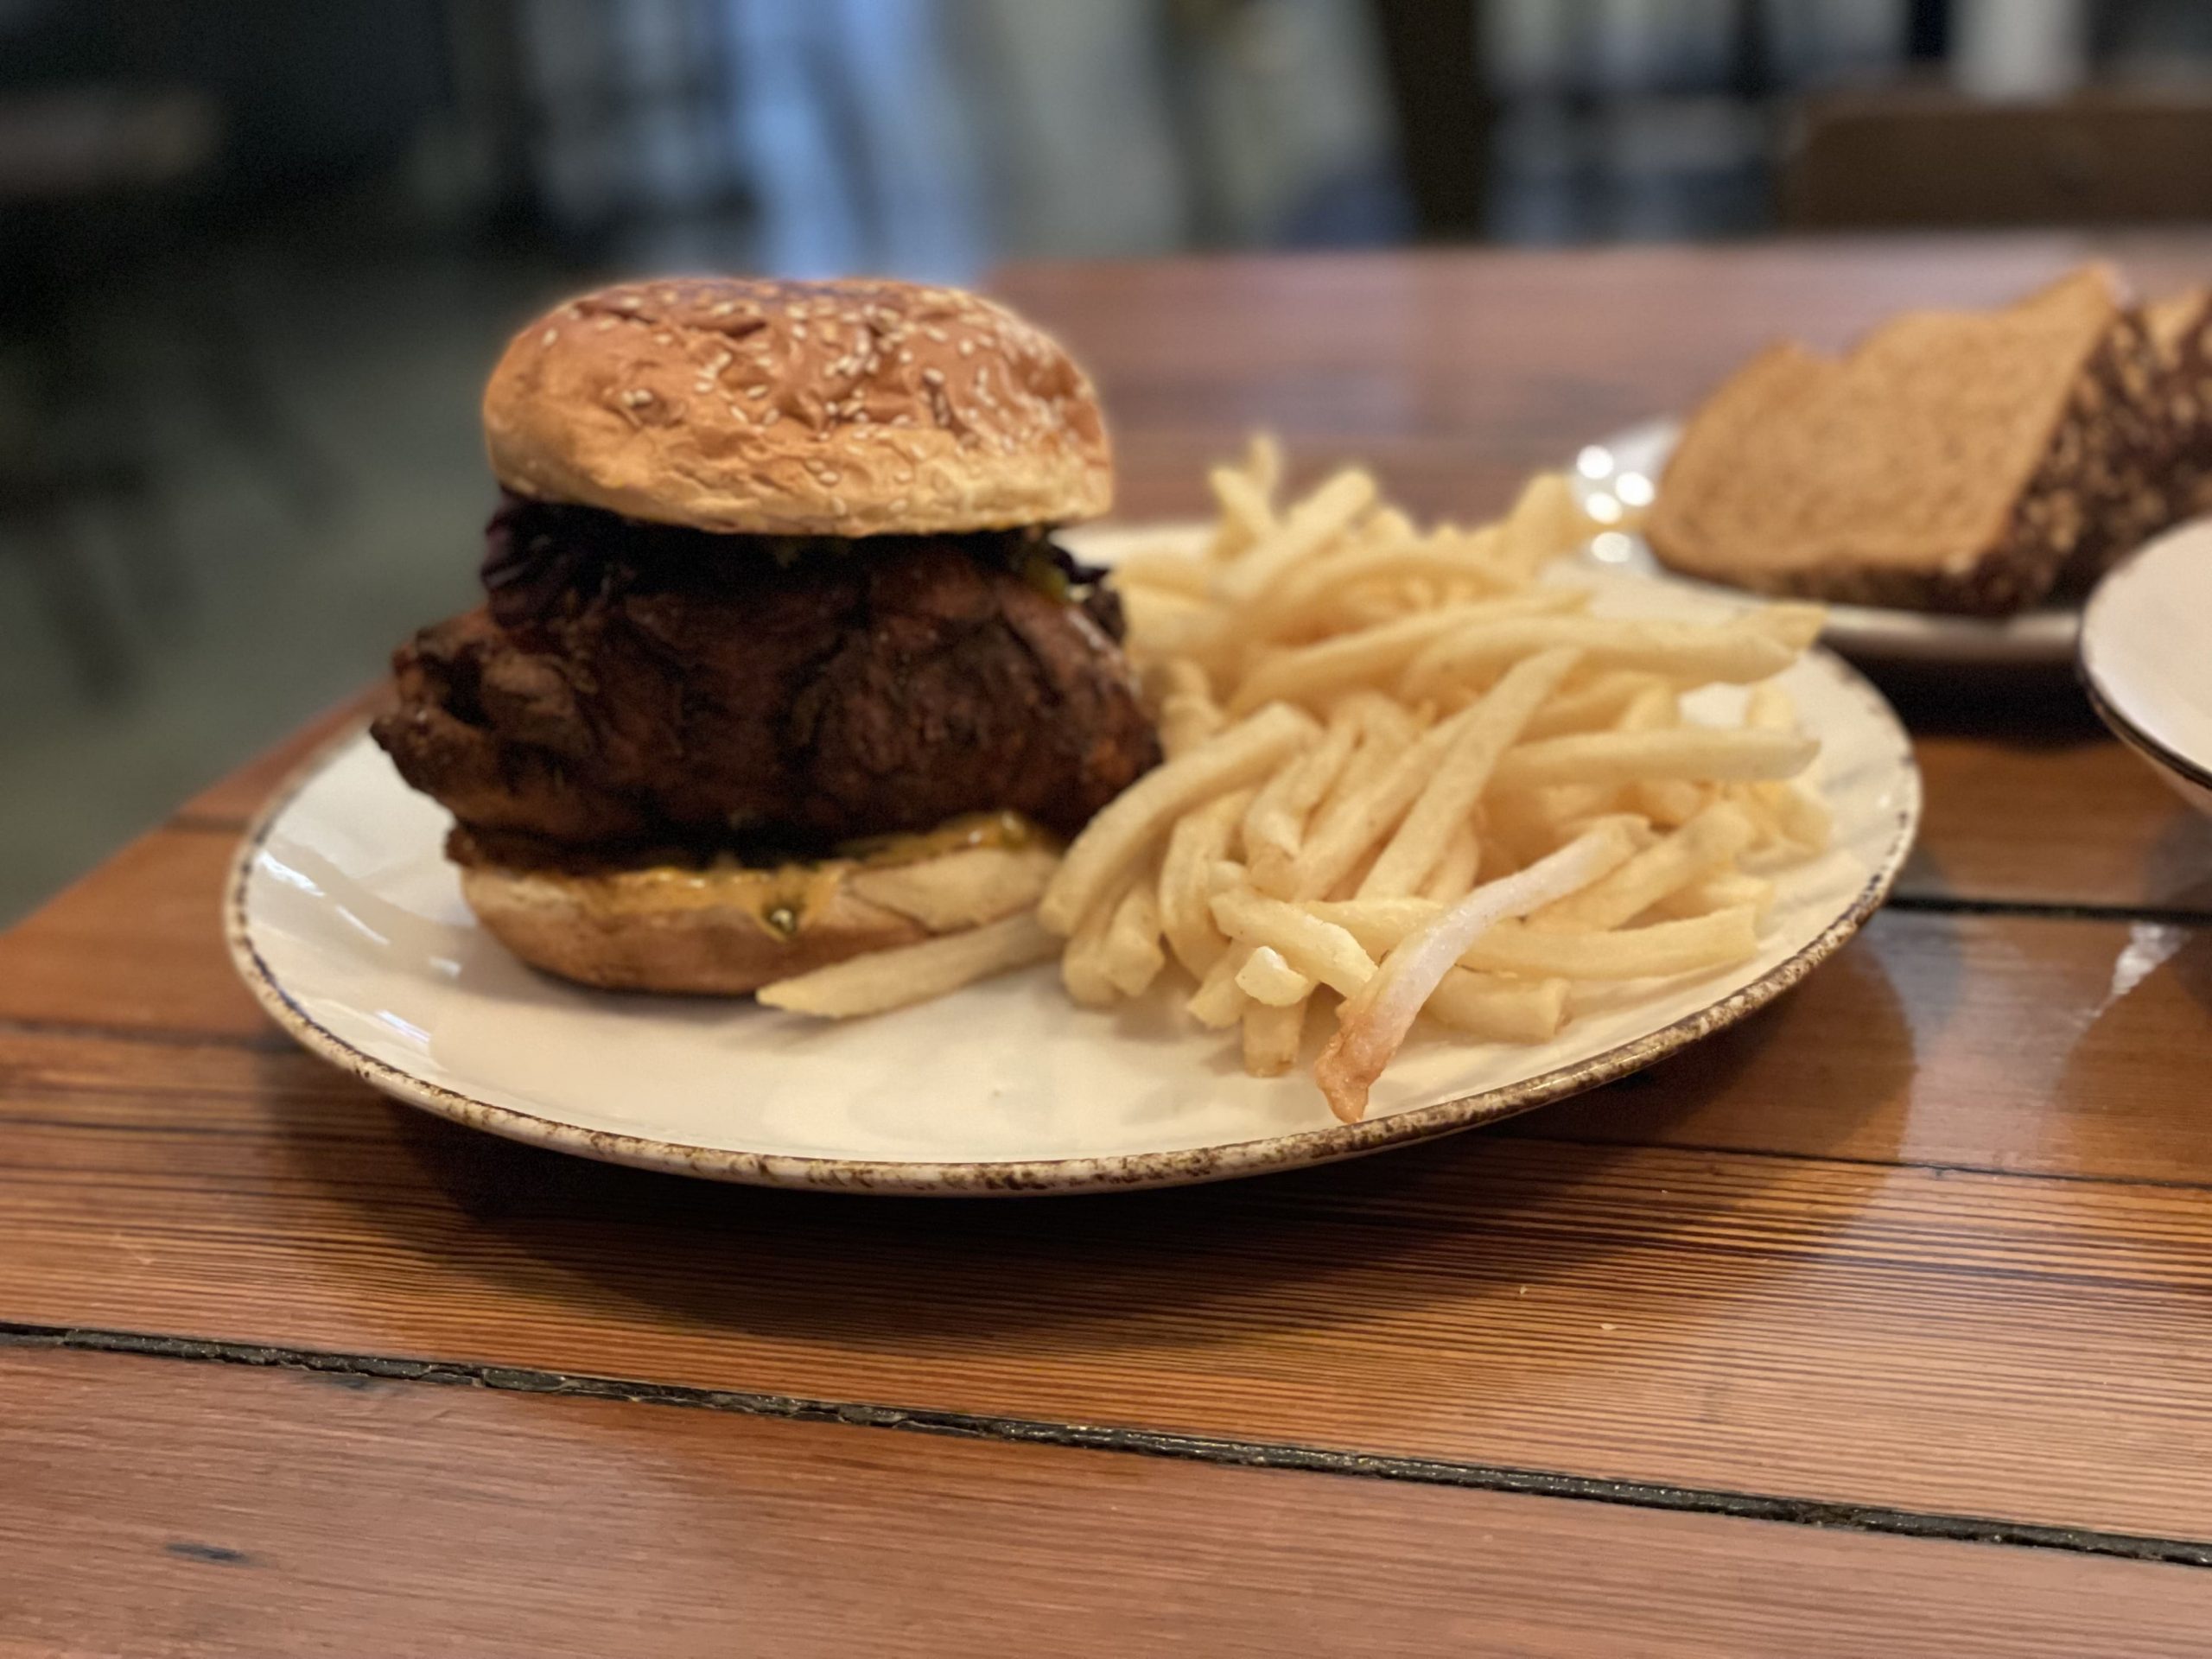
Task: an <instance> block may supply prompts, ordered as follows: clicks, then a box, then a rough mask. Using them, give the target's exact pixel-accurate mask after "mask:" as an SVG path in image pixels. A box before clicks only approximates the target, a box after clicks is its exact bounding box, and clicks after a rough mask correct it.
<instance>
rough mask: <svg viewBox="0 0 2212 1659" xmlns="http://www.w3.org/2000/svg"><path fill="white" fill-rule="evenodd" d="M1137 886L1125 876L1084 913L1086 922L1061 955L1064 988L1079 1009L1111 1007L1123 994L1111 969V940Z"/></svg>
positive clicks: (1061, 977) (1079, 925)
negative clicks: (1127, 898) (1116, 920)
mask: <svg viewBox="0 0 2212 1659" xmlns="http://www.w3.org/2000/svg"><path fill="white" fill-rule="evenodd" d="M1133 883H1134V878H1133V877H1130V876H1123V877H1122V878H1121V879H1120V880H1117V881H1116V884H1115V886H1114V887H1113V889H1112V890H1111V891H1110V892H1109V893H1107V894H1106V895H1105V896H1104V897H1103V898H1102V899H1100V900H1099V902H1098V903H1096V904H1095V905H1093V906H1091V907H1090V909H1089V910H1088V911H1086V912H1084V916H1083V919H1082V920H1081V921H1079V922H1078V923H1077V924H1076V930H1075V931H1074V932H1073V933H1072V934H1071V935H1070V936H1069V938H1068V946H1067V949H1066V950H1064V951H1062V952H1061V953H1060V984H1061V987H1062V988H1064V989H1065V991H1066V992H1067V994H1068V997H1069V1000H1070V1001H1073V1002H1075V1003H1076V1004H1077V1005H1078V1006H1079V1007H1086V1008H1105V1007H1112V1006H1113V1004H1114V1002H1115V1001H1116V999H1117V998H1118V997H1119V996H1120V995H1121V994H1122V993H1121V988H1120V987H1118V986H1117V985H1116V984H1115V982H1114V976H1113V974H1112V973H1110V972H1109V970H1108V950H1109V947H1108V943H1107V941H1108V936H1109V935H1110V934H1111V933H1112V931H1113V928H1114V918H1115V917H1116V915H1117V914H1118V913H1119V912H1120V911H1121V907H1122V899H1123V898H1124V897H1125V896H1126V895H1127V894H1128V891H1129V889H1130V887H1131V886H1132V885H1133Z"/></svg>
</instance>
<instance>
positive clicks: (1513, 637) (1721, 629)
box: [1403, 616, 1797, 697]
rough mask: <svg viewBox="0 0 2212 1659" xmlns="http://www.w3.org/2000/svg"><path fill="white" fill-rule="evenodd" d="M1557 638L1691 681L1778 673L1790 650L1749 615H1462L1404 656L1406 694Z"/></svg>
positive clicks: (1475, 672) (1488, 671)
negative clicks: (1734, 618)
mask: <svg viewBox="0 0 2212 1659" xmlns="http://www.w3.org/2000/svg"><path fill="white" fill-rule="evenodd" d="M1562 646H1572V647H1573V648H1575V649H1577V650H1580V652H1582V653H1583V654H1584V656H1585V658H1586V659H1587V660H1588V661H1589V662H1590V663H1591V664H1593V665H1594V666H1597V667H1600V668H1615V669H1631V670H1635V671H1640V672H1643V673H1647V674H1662V675H1665V676H1667V677H1669V678H1670V679H1676V680H1683V681H1687V682H1689V683H1694V684H1700V685H1702V684H1707V683H1713V682H1716V681H1719V682H1724V683H1732V684H1738V685H1744V684H1749V683H1751V682H1752V681H1754V680H1763V679H1764V678H1766V677H1768V676H1769V675H1771V674H1778V673H1780V672H1781V671H1783V669H1785V668H1787V667H1789V664H1790V663H1791V661H1792V660H1793V659H1795V658H1796V655H1797V653H1796V652H1795V651H1793V650H1792V649H1791V648H1790V647H1789V646H1788V645H1784V644H1783V642H1782V641H1781V640H1779V639H1776V638H1775V637H1774V636H1773V635H1772V634H1771V633H1770V632H1767V631H1765V630H1764V629H1762V628H1759V627H1757V626H1753V625H1752V624H1751V623H1750V622H1748V621H1746V622H1742V623H1727V624H1724V625H1722V626H1717V627H1715V626H1704V625H1701V624H1698V623H1694V622H1662V621H1651V620H1624V619H1622V618H1619V617H1607V616H1516V617H1504V618H1500V619H1496V620H1491V619H1484V620H1476V621H1471V622H1469V623H1467V624H1466V625H1465V626H1461V627H1459V628H1455V629H1453V630H1452V632H1450V633H1447V634H1446V635H1444V636H1443V637H1442V638H1440V639H1437V640H1435V641H1434V642H1433V643H1432V644H1430V645H1426V646H1424V647H1422V649H1421V652H1420V654H1419V655H1418V656H1416V657H1414V658H1413V660H1412V661H1411V662H1410V663H1408V664H1407V667H1406V674H1405V679H1404V682H1403V689H1404V692H1405V695H1406V696H1408V697H1421V696H1430V695H1432V694H1433V693H1434V692H1435V691H1436V690H1439V689H1440V687H1441V686H1443V685H1445V684H1446V683H1451V682H1452V681H1454V680H1462V679H1467V678H1475V679H1486V678H1488V677H1491V675H1494V674H1496V673H1497V671H1498V669H1499V667H1500V665H1501V664H1506V663H1510V662H1515V661H1517V660H1519V659H1520V658H1523V657H1527V656H1529V655H1531V654H1533V653H1534V652H1540V651H1554V650H1557V649H1559V648H1560V647H1562Z"/></svg>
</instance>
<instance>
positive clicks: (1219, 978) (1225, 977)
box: [1184, 941, 1253, 1031]
mask: <svg viewBox="0 0 2212 1659" xmlns="http://www.w3.org/2000/svg"><path fill="white" fill-rule="evenodd" d="M1252 951H1253V947H1252V946H1251V945H1249V944H1244V943H1243V942H1241V941H1232V942H1231V943H1230V946H1229V949H1227V950H1224V951H1223V952H1222V953H1221V955H1220V956H1219V957H1217V958H1216V959H1215V962H1214V964H1213V966H1212V967H1211V968H1209V969H1206V971H1205V976H1204V977H1203V978H1201V979H1200V980H1199V981H1198V989H1197V990H1195V991H1193V992H1192V993H1191V1000H1190V1001H1188V1002H1187V1003H1185V1005H1184V1006H1185V1007H1187V1008H1189V1009H1190V1011H1191V1017H1192V1019H1194V1020H1197V1021H1198V1023H1199V1024H1200V1025H1202V1026H1210V1027H1212V1028H1213V1029H1214V1030H1216V1031H1227V1030H1228V1029H1229V1028H1230V1027H1231V1026H1233V1025H1235V1024H1236V1022H1237V1021H1238V1020H1242V1019H1243V1017H1244V1011H1245V1009H1247V1008H1249V1007H1251V1006H1252V998H1251V996H1250V995H1249V994H1248V993H1247V992H1246V991H1245V989H1244V988H1243V986H1241V985H1239V984H1238V983H1237V982H1236V976H1238V975H1239V974H1241V973H1243V971H1244V964H1245V963H1248V962H1249V961H1251V959H1252Z"/></svg>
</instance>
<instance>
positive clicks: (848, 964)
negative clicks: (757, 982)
mask: <svg viewBox="0 0 2212 1659" xmlns="http://www.w3.org/2000/svg"><path fill="white" fill-rule="evenodd" d="M1059 949H1060V940H1059V938H1058V936H1057V935H1055V934H1052V933H1050V932H1048V931H1046V930H1045V929H1044V928H1042V927H1040V926H1039V925H1038V923H1037V918H1036V916H1035V915H1034V914H1033V913H1032V912H1029V911H1026V910H1025V911H1022V912H1020V913H1019V914H1017V915H1014V916H1008V917H1006V918H1002V919H1001V920H999V921H995V922H987V923H986V924H984V925H982V927H971V928H969V929H968V930H967V931H965V932H961V933H948V934H946V935H945V936H944V938H936V939H925V940H924V941H923V942H922V943H921V944H907V945H900V946H898V947H896V948H894V949H893V950H877V951H873V952H871V953H869V954H868V955H867V956H861V957H851V958H849V960H847V961H844V962H840V963H834V964H833V965H831V966H829V967H828V968H817V969H815V970H814V971H813V972H812V973H810V974H800V975H798V976H796V977H794V978H791V979H779V980H778V981H776V982H774V983H772V984H769V985H763V986H762V987H761V988H760V989H759V990H758V991H756V992H754V993H753V995H754V996H755V997H756V998H757V999H758V1000H759V1001H760V1002H761V1003H763V1004H764V1005H765V1006H766V1007H772V1008H783V1009H785V1010H787V1011H788V1012H790V1013H792V1014H818V1015H821V1016H823V1017H824V1018H827V1019H834V1020H849V1019H853V1018H855V1017H856V1016H858V1015H861V1014H886V1013H888V1012H889V1011H890V1010H892V1009H893V1008H903V1007H906V1006H907V1005H909V1004H910V1003H914V1002H926V1001H929V1000H930V999H931V998H932V997H938V996H943V995H945V994H946V993H947V992H949V991H957V990H958V989H959V988H961V987H962V986H963V985H972V984H974V983H975V982H976V981H977V980H979V979H988V978H990V977H991V976H993V975H995V974H1002V973H1006V972H1008V971H1009V970H1011V969H1015V968H1027V967H1028V966H1029V965H1030V964H1031V963H1039V962H1049V961H1051V960H1052V956H1053V953H1054V952H1056V951H1058V950H1059Z"/></svg>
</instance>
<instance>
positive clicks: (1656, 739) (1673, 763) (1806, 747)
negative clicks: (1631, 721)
mask: <svg viewBox="0 0 2212 1659" xmlns="http://www.w3.org/2000/svg"><path fill="white" fill-rule="evenodd" d="M1819 748H1820V745H1819V744H1818V743H1816V742H1815V741H1813V740H1812V739H1810V738H1805V737H1799V736H1797V735H1796V734H1794V733H1790V732H1761V731H1742V730H1736V731H1729V730H1723V729H1719V728H1713V727H1705V726H1683V727H1677V728H1674V729H1673V730H1670V731H1657V732H1586V733H1580V734H1573V735H1571V736H1567V737H1547V738H1543V739H1540V740H1539V741H1536V742H1534V743H1523V744H1522V745H1521V747H1518V748H1516V749H1512V750H1509V751H1508V752H1507V753H1506V754H1505V756H1504V758H1503V760H1499V762H1498V763H1497V772H1495V773H1494V774H1492V783H1493V785H1494V786H1495V787H1496V788H1497V789H1500V790H1510V789H1540V788H1542V787H1545V786H1547V785H1557V784H1611V785H1621V784H1632V783H1635V782H1637V780H1638V779H1648V778H1686V779H1697V780H1701V781H1713V782H1721V781H1730V782H1745V781H1750V780H1752V779H1772V778H1788V777H1790V776H1791V775H1793V774H1794V773H1796V772H1801V771H1802V770H1803V769H1804V767H1805V766H1806V763H1807V762H1808V761H1809V760H1812V758H1813V756H1814V754H1815V753H1816V752H1817V751H1818V750H1819Z"/></svg>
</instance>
